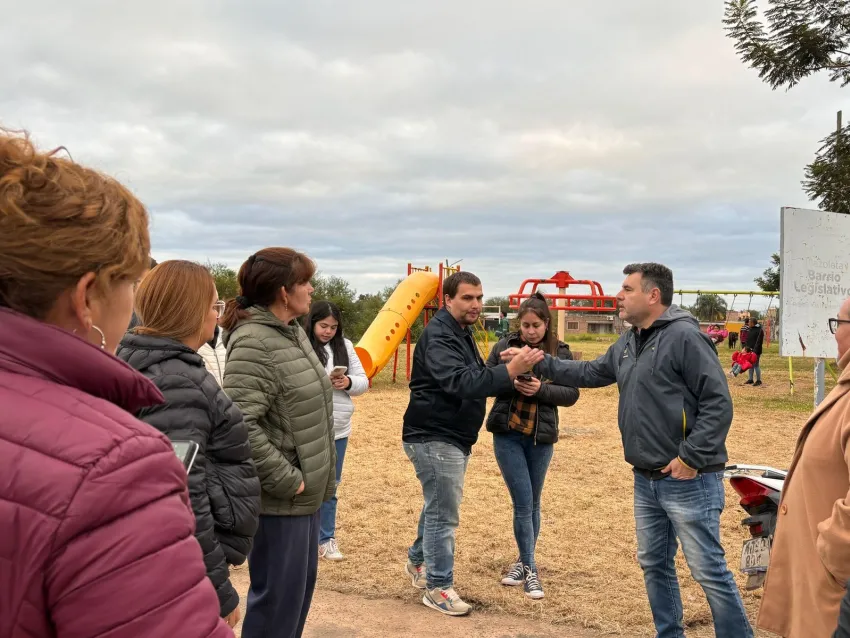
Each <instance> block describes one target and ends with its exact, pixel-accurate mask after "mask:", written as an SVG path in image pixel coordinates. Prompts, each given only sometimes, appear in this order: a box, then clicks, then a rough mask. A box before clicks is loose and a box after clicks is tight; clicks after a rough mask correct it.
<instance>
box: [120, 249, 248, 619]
mask: <svg viewBox="0 0 850 638" xmlns="http://www.w3.org/2000/svg"><path fill="white" fill-rule="evenodd" d="M223 305H224V304H223V303H222V302H219V300H218V293H217V292H216V288H215V282H214V280H213V278H212V276H211V275H210V273H209V271H207V269H206V268H204V267H203V266H201V265H199V264H195V263H192V262H189V261H166V262H163V263H161V264H159V265H158V266H157V267H156V268H154V269H153V270H152V271H151V272H150V273H149V274H148V275H147V276H146V277H145V278H144V279H143V280H142V283H141V284H140V285H139V289H138V291H137V292H136V313H137V315H138V317H139V325H138V326H136V327H135V328H133V331H132V332H131V333H128V334H127V335H125V337H124V339H123V340H122V341H121V345H120V346H119V348H118V352H117V355H118V357H120V358H121V359H123V360H124V361H126V362H127V363H129V364H130V365H131V366H133V367H134V368H135V369H136V370H138V371H139V372H141V373H142V374H144V375H145V376H146V377H148V378H149V379H151V380H152V381H153V382H154V383H155V384H156V386H157V387H158V388H159V389H160V391H161V392H162V394H163V395H164V396H165V403H164V404H162V405H158V406H156V407H152V408H144V409H143V410H141V411H140V412H139V413H138V414H137V415H136V416H137V417H138V418H139V419H141V420H142V421H144V422H145V423H148V424H150V425H152V426H153V427H155V428H156V429H157V430H159V431H161V432H163V433H164V434H165V435H166V436H168V437H169V438H170V439H172V440H191V441H195V442H196V443H197V444H198V446H199V450H198V454H197V456H196V457H195V462H194V464H193V465H192V468H191V471H190V472H189V495H190V497H191V499H192V509H193V511H194V513H195V520H196V525H195V537H196V538H197V539H198V543H199V544H200V545H201V549H202V550H203V552H204V562H205V564H206V567H207V576H208V577H209V579H210V580H211V581H212V584H213V585H214V586H215V588H216V592H217V593H218V599H219V604H220V607H221V615H222V617H224V618H225V619H226V620H227V622H228V624H229V625H230V626H231V627H233V626H235V625H236V623H237V622H238V621H239V594H237V592H236V590H235V589H234V588H233V585H232V584H231V583H230V570H229V568H228V565H240V564H242V563H243V562H245V559H246V558H247V556H248V552H249V550H250V549H251V542H252V539H253V537H254V533H255V532H256V531H257V524H258V517H259V513H260V480H259V479H258V478H257V471H256V469H255V467H254V462H253V460H252V459H251V447H250V445H249V443H248V430H247V428H246V427H245V424H244V423H243V421H242V413H241V412H240V411H239V408H237V407H236V406H235V405H233V403H232V402H231V401H230V399H229V398H228V397H227V395H226V394H225V393H224V391H223V390H222V389H221V387H220V386H219V384H218V382H217V381H216V380H215V377H213V376H212V374H210V372H208V371H207V369H206V368H205V367H204V360H203V357H202V356H201V355H199V354H198V352H197V351H198V349H199V348H200V347H201V346H202V345H203V344H204V343H206V342H207V341H208V340H209V339H210V338H211V337H212V335H213V333H214V331H215V327H216V321H217V320H218V317H219V315H220V314H221V310H222V307H223ZM178 567H179V566H178Z"/></svg>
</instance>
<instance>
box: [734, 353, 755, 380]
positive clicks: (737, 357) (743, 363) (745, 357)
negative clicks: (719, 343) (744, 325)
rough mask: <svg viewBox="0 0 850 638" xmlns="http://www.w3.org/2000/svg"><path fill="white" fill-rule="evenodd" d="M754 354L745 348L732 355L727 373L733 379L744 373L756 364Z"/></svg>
mask: <svg viewBox="0 0 850 638" xmlns="http://www.w3.org/2000/svg"><path fill="white" fill-rule="evenodd" d="M756 359H757V357H756V354H755V352H753V351H752V350H750V349H749V348H747V347H744V349H743V350H739V351H735V352H733V353H732V369H731V370H730V371H729V374H731V375H732V376H733V377H737V376H738V375H739V374H741V373H742V372H746V371H747V370H749V369H750V368H752V367H753V366H754V365H755V363H756Z"/></svg>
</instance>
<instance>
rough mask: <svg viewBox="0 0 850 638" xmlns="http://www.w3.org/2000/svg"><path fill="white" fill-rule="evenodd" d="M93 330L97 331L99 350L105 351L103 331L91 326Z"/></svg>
mask: <svg viewBox="0 0 850 638" xmlns="http://www.w3.org/2000/svg"><path fill="white" fill-rule="evenodd" d="M91 327H92V328H93V329H94V330H96V331H97V334H99V335H100V349H101V350H106V335H104V334H103V330H101V329H100V328H98V327H97V326H96V325H94V324H92V326H91Z"/></svg>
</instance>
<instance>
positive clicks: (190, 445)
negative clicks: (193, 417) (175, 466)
mask: <svg viewBox="0 0 850 638" xmlns="http://www.w3.org/2000/svg"><path fill="white" fill-rule="evenodd" d="M171 447H173V448H174V453H175V454H176V455H177V458H178V459H180V462H181V463H183V467H185V468H186V473H187V474H188V473H189V470H190V469H192V463H194V462H195V457H196V456H197V455H198V444H197V443H195V442H194V441H172V442H171Z"/></svg>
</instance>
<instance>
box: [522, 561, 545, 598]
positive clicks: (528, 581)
mask: <svg viewBox="0 0 850 638" xmlns="http://www.w3.org/2000/svg"><path fill="white" fill-rule="evenodd" d="M524 569H525V595H526V596H528V597H529V598H531V599H532V600H540V599H541V598H543V586H542V585H541V584H540V581H539V580H538V578H537V572H533V571H531V567H528V566H526V567H525V568H524Z"/></svg>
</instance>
